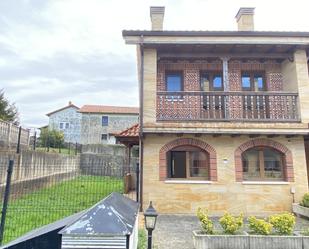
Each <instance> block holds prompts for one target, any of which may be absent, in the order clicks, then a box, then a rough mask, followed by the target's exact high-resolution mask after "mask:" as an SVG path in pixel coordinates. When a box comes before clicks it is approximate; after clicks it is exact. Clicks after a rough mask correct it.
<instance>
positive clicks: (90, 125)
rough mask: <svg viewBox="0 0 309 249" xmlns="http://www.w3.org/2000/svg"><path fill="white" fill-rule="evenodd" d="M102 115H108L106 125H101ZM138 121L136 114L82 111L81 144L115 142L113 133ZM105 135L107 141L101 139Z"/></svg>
mask: <svg viewBox="0 0 309 249" xmlns="http://www.w3.org/2000/svg"><path fill="white" fill-rule="evenodd" d="M102 116H108V126H102ZM137 122H138V114H97V113H89V114H88V113H83V114H82V128H81V143H82V144H102V143H107V144H115V137H114V134H115V133H120V132H121V131H123V130H125V129H127V128H129V127H131V126H132V125H134V124H136V123H137ZM102 134H106V135H107V141H103V140H102Z"/></svg>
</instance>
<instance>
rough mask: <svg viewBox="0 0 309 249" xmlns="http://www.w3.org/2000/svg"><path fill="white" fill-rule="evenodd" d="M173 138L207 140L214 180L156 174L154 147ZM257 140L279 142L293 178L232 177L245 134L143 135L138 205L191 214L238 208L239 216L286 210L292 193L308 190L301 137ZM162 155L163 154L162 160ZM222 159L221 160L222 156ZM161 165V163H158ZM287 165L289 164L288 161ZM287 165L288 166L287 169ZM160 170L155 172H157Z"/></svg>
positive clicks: (157, 153) (298, 195) (298, 196)
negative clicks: (288, 156)
mask: <svg viewBox="0 0 309 249" xmlns="http://www.w3.org/2000/svg"><path fill="white" fill-rule="evenodd" d="M176 139H192V140H194V141H196V140H197V141H201V142H203V143H206V144H208V145H209V146H211V147H212V148H213V149H214V150H215V151H216V158H215V159H213V160H216V164H215V166H216V167H217V169H216V173H217V179H216V180H212V181H208V182H207V181H202V182H199V181H196V182H194V180H191V181H186V180H184V181H180V182H173V181H168V179H166V178H165V179H162V170H161V168H162V163H163V164H166V160H165V161H164V162H161V161H160V150H161V149H162V148H164V146H166V145H167V144H169V143H171V142H172V141H174V140H176ZM259 139H263V140H267V141H270V142H269V144H270V143H271V141H273V142H276V143H280V144H282V145H284V146H286V147H287V148H288V150H289V151H290V152H291V154H292V168H293V176H294V179H293V181H290V182H289V181H282V182H243V181H238V179H239V178H237V173H238V172H237V170H236V165H235V164H236V161H235V155H236V154H237V153H236V154H235V152H236V150H237V149H238V148H240V146H241V145H243V144H245V143H246V142H248V141H251V140H254V139H252V138H250V137H248V136H246V135H242V136H239V137H231V136H225V135H222V136H219V137H213V136H211V135H200V136H199V137H196V136H194V135H183V136H182V137H181V138H179V137H177V136H176V135H168V134H166V135H164V136H158V135H150V134H149V135H146V138H145V140H144V155H145V156H144V163H143V172H144V173H143V184H144V185H143V191H144V193H143V205H144V207H146V206H147V205H148V204H149V201H150V200H151V201H153V203H154V205H155V207H156V209H157V210H158V211H159V212H161V213H190V214H194V213H196V210H197V208H198V207H206V208H208V210H209V212H210V214H211V215H222V214H223V213H224V212H225V211H228V212H232V213H239V212H244V214H245V215H268V214H273V213H278V212H283V211H291V205H292V201H293V196H292V194H291V188H292V187H294V188H295V190H296V193H295V201H296V202H298V201H300V199H301V197H302V195H303V194H304V193H306V192H307V191H308V180H307V170H306V160H305V151H304V140H303V137H302V136H298V137H293V138H286V137H285V136H279V137H275V138H272V139H269V138H267V137H266V136H261V137H260V138H259ZM163 160H164V159H163ZM226 160H227V161H226ZM160 165H161V166H160ZM289 167H290V166H289ZM289 170H290V168H289ZM160 173H161V175H160Z"/></svg>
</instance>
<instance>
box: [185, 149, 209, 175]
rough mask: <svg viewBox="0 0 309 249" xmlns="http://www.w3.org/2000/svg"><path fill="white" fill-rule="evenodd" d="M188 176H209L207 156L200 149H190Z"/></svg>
mask: <svg viewBox="0 0 309 249" xmlns="http://www.w3.org/2000/svg"><path fill="white" fill-rule="evenodd" d="M189 158H190V161H189V162H190V165H189V167H190V177H203V178H208V177H209V173H208V172H209V170H208V165H209V164H208V156H207V154H206V153H205V152H202V151H190V152H189Z"/></svg>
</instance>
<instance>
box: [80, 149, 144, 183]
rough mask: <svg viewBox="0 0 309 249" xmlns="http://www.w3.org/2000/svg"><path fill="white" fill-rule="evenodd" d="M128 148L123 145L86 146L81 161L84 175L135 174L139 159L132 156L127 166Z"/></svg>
mask: <svg viewBox="0 0 309 249" xmlns="http://www.w3.org/2000/svg"><path fill="white" fill-rule="evenodd" d="M125 150H126V148H125V147H124V146H123V145H103V144H102V145H85V146H83V151H82V154H81V159H80V169H81V172H82V174H90V175H107V176H109V175H110V176H118V177H120V176H123V175H124V174H125V173H128V172H135V168H136V164H137V163H138V158H137V157H134V156H131V165H126V151H125Z"/></svg>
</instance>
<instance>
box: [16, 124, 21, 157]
mask: <svg viewBox="0 0 309 249" xmlns="http://www.w3.org/2000/svg"><path fill="white" fill-rule="evenodd" d="M20 138H21V126H19V129H18V139H17V148H16V153H17V154H19V153H20Z"/></svg>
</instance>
